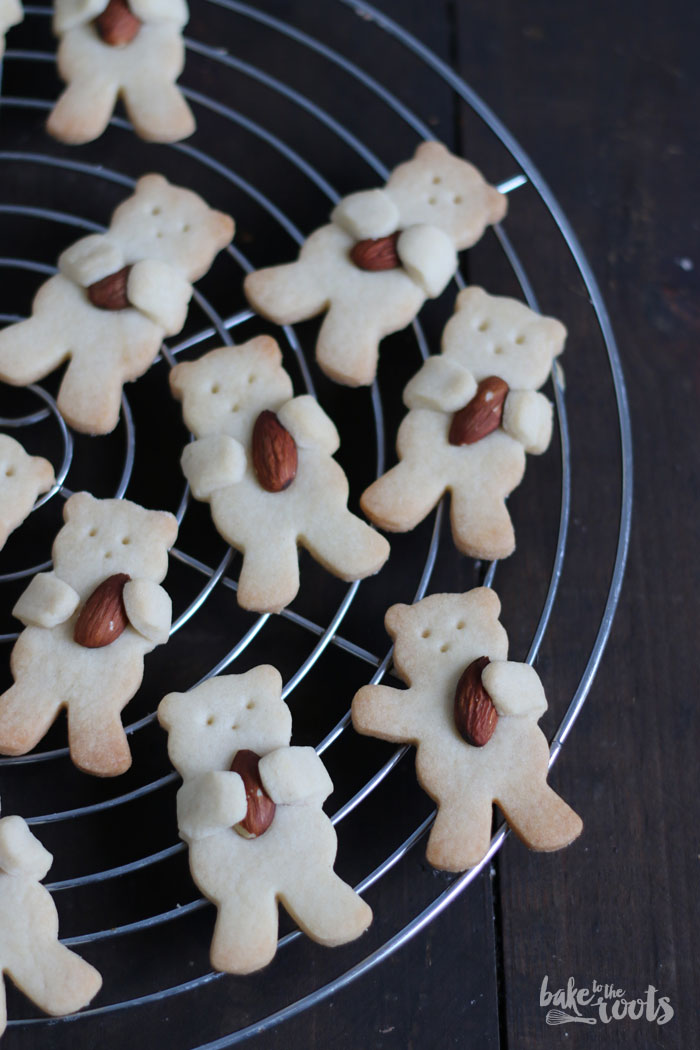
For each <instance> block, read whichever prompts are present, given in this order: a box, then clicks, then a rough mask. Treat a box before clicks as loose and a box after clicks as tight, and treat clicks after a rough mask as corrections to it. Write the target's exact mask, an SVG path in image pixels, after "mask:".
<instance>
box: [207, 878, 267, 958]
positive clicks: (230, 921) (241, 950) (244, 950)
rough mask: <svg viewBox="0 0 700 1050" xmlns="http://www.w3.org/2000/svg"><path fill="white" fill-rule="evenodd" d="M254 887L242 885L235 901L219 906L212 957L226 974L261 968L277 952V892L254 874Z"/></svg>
mask: <svg viewBox="0 0 700 1050" xmlns="http://www.w3.org/2000/svg"><path fill="white" fill-rule="evenodd" d="M250 880H251V885H250V890H249V892H248V893H246V892H245V891H244V890H243V889H242V887H241V888H239V896H238V900H237V901H236V903H235V904H229V903H226V902H225V901H224V903H223V904H221V905H220V906H219V912H218V915H217V917H216V926H215V928H214V937H213V939H212V942H211V952H210V960H211V964H212V966H213V967H214V969H215V970H221V971H223V972H224V973H252V972H253V971H254V970H260V969H261V968H262V967H263V966H266V965H267V963H269V962H270V960H271V959H272V958H273V956H274V954H275V952H276V951H277V926H278V919H277V901H276V900H275V896H274V894H273V893H272V892H271V891H269V890H267V891H265V890H263V889H262V888H261V887H259V886H258V885H257V884H256V879H255V872H254V871H251V873H250Z"/></svg>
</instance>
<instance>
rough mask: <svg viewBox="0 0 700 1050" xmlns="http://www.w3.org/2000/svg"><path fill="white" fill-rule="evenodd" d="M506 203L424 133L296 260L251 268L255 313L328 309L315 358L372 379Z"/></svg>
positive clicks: (273, 316)
mask: <svg viewBox="0 0 700 1050" xmlns="http://www.w3.org/2000/svg"><path fill="white" fill-rule="evenodd" d="M505 211H506V198H505V197H504V196H503V195H502V194H501V193H499V192H498V190H496V189H494V187H492V186H489V185H488V183H487V182H486V181H485V180H484V179H483V177H482V176H481V175H480V173H479V172H478V171H477V169H476V168H475V167H473V166H472V165H471V164H469V163H467V161H465V160H462V159H461V158H459V157H455V156H454V155H453V154H451V153H450V152H449V150H447V149H446V148H445V147H444V146H443V145H441V144H440V143H439V142H424V143H422V144H421V145H420V146H419V147H418V149H417V150H416V152H415V156H414V157H413V158H412V159H411V160H409V161H407V162H406V163H404V164H401V165H399V166H398V167H397V168H396V169H395V170H394V171H393V172H392V174H391V176H390V178H389V181H388V182H387V183H386V185H385V186H384V187H383V188H382V189H374V190H367V191H363V192H360V193H352V194H350V195H349V196H348V197H344V198H343V199H342V200H341V201H340V203H339V204H338V205H336V207H335V208H334V210H333V212H332V214H331V222H330V224H329V225H327V226H322V227H321V228H320V229H318V230H316V231H315V232H314V233H312V234H311V236H310V237H308V238H307V240H306V241H305V242H304V244H303V246H302V249H301V253H300V255H299V258H298V260H297V261H296V262H294V263H288V264H287V265H284V266H274V267H270V268H267V269H264V270H258V271H256V272H255V273H251V274H249V275H248V276H247V277H246V279H245V283H244V289H245V293H246V295H247V297H248V300H249V302H250V303H251V305H252V306H253V308H254V309H255V310H257V311H258V313H260V314H262V315H263V317H267V318H269V319H270V320H272V321H275V322H277V323H278V324H292V323H294V322H296V321H302V320H304V319H305V318H307V317H315V316H316V315H317V314H320V313H324V312H325V311H327V313H326V316H325V318H324V320H323V324H322V325H321V330H320V332H319V336H318V341H317V343H316V359H317V361H318V363H319V365H320V367H321V368H322V369H323V371H324V372H325V373H326V375H328V376H330V378H331V379H334V380H335V381H336V382H338V383H345V384H347V385H348V386H365V385H368V384H370V383H372V382H373V380H374V377H375V374H376V371H377V356H378V347H379V341H380V340H381V339H383V338H384V336H385V335H389V334H391V333H392V332H397V331H399V329H401V328H405V327H406V325H407V324H409V323H410V322H411V321H412V320H413V319H414V317H415V316H416V314H417V313H418V311H419V310H420V308H421V306H422V305H423V303H424V302H425V300H426V298H430V299H433V298H435V297H436V296H438V295H440V293H441V292H442V291H443V290H444V288H445V287H446V286H447V284H448V282H449V281H450V279H451V278H452V277H453V276H454V274H455V272H456V270H457V252H458V251H461V250H462V249H463V248H468V247H469V246H470V245H472V244H475V243H476V241H478V240H479V238H480V237H481V235H482V234H483V232H484V230H485V228H486V226H487V225H489V224H490V223H494V222H498V221H499V220H500V219H502V218H503V216H504V215H505Z"/></svg>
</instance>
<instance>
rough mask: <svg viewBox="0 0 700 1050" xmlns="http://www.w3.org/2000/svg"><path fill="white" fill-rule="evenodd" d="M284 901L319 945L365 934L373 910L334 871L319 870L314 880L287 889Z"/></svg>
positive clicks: (350, 939) (339, 941) (290, 911)
mask: <svg viewBox="0 0 700 1050" xmlns="http://www.w3.org/2000/svg"><path fill="white" fill-rule="evenodd" d="M280 900H281V902H282V904H283V905H284V906H285V908H286V909H287V911H288V912H289V914H290V915H291V916H292V918H293V919H294V920H295V922H296V923H297V924H298V925H299V926H300V928H301V929H302V930H303V931H304V932H305V933H307V934H308V935H309V937H311V938H312V939H313V940H314V941H318V942H319V944H325V945H328V946H330V947H332V946H333V945H336V944H345V943H346V941H352V940H354V939H355V938H356V937H359V936H360V934H362V933H364V932H365V930H366V929H367V927H368V926H369V925H370V923H371V922H372V909H371V908H370V906H369V904H367V903H366V902H365V901H363V899H362V897H360V896H358V894H357V893H355V891H354V890H353V889H352V887H350V886H348V884H347V883H346V882H343V880H342V879H341V878H339V876H338V875H336V874H335V872H334V871H315V872H314V875H313V880H312V881H309V880H307V879H305V880H304V881H303V882H302V883H300V885H298V886H293V887H291V888H290V887H287V888H286V889H285V891H284V893H281V894H280Z"/></svg>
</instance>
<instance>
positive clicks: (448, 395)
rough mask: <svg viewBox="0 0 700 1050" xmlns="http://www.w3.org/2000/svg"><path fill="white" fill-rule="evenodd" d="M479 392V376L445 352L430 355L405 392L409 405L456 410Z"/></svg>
mask: <svg viewBox="0 0 700 1050" xmlns="http://www.w3.org/2000/svg"><path fill="white" fill-rule="evenodd" d="M475 393H476V379H475V378H474V376H473V375H472V373H471V372H470V371H469V369H468V368H465V367H464V365H462V364H460V362H459V361H456V360H454V359H453V358H450V357H444V356H443V355H442V354H440V355H435V356H434V357H429V358H428V360H427V361H426V362H425V364H423V365H422V366H421V368H420V369H419V371H418V372H416V374H415V375H414V377H413V379H411V380H409V382H408V383H407V385H406V388H405V389H404V392H403V402H404V404H405V405H406V407H407V408H427V409H431V410H432V411H436V412H456V411H457V410H458V409H460V408H463V406H464V405H466V404H467V403H468V402H469V401H471V399H472V398H473V397H474V394H475Z"/></svg>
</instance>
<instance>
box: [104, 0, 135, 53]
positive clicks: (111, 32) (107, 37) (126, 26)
mask: <svg viewBox="0 0 700 1050" xmlns="http://www.w3.org/2000/svg"><path fill="white" fill-rule="evenodd" d="M95 28H96V29H97V32H98V33H99V35H100V38H101V39H102V40H103V41H104V43H105V44H109V46H110V47H123V46H124V44H129V43H131V41H132V40H133V39H134V37H135V36H136V34H137V33H138V31H139V29H140V28H141V19H140V18H137V17H136V15H135V14H133V12H132V11H131V9H130V7H129V5H128V3H127V2H126V0H109V3H108V4H107V6H106V7H105V9H104V11H103V12H102V14H101V15H98V16H97V18H96V19H95Z"/></svg>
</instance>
